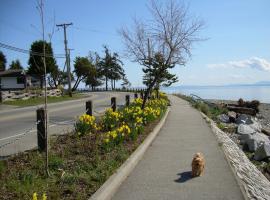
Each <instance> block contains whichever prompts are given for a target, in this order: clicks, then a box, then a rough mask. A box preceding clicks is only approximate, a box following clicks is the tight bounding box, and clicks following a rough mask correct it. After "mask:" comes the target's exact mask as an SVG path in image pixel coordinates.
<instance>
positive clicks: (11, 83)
mask: <svg viewBox="0 0 270 200" xmlns="http://www.w3.org/2000/svg"><path fill="white" fill-rule="evenodd" d="M32 86H39V80H38V79H36V78H35V77H31V76H29V75H27V74H26V73H25V71H24V70H22V69H14V70H6V71H1V72H0V89H1V90H21V89H25V88H28V87H32Z"/></svg>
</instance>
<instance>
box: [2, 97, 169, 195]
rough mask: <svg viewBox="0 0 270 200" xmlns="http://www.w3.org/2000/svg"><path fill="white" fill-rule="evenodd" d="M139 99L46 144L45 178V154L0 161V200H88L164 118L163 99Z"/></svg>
mask: <svg viewBox="0 0 270 200" xmlns="http://www.w3.org/2000/svg"><path fill="white" fill-rule="evenodd" d="M141 105H142V99H136V100H135V101H134V102H132V103H131V105H130V106H129V107H125V108H122V109H119V110H117V111H115V112H113V111H112V109H108V110H107V111H106V113H105V115H104V116H103V117H102V118H101V119H99V120H97V119H96V118H95V117H92V116H89V115H82V116H80V117H79V118H78V119H77V122H76V124H75V132H74V133H70V134H67V135H61V136H58V137H55V138H53V139H52V141H51V149H50V153H49V155H50V157H49V168H50V176H49V177H47V176H46V174H45V171H44V167H43V166H44V154H41V153H39V152H37V151H30V152H28V153H25V154H21V155H18V156H16V157H13V158H10V159H8V160H6V161H1V162H0V190H1V192H0V199H12V198H13V199H31V198H32V196H33V194H34V193H35V192H36V193H37V195H38V197H39V198H40V197H41V196H42V195H43V194H46V196H47V197H48V199H87V198H88V197H90V196H91V195H92V194H93V193H94V192H95V191H96V190H97V189H98V188H99V187H100V186H101V185H102V184H103V183H104V182H105V181H106V180H107V179H108V178H109V177H110V175H112V174H113V173H114V172H115V170H116V169H117V168H118V167H119V166H121V164H122V163H123V162H124V161H125V160H126V159H127V158H128V157H129V155H130V154H131V153H132V152H133V151H134V150H135V149H136V148H137V147H138V145H139V144H140V143H141V142H142V141H143V140H144V138H145V137H147V135H148V133H150V132H151V131H152V129H153V128H154V127H155V125H156V124H157V123H158V121H159V120H160V118H161V117H162V115H163V114H164V113H165V111H166V109H167V105H168V100H167V98H166V96H164V95H161V98H160V99H152V100H149V101H148V102H147V104H146V107H145V109H144V110H142V109H141Z"/></svg>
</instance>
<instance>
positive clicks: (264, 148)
mask: <svg viewBox="0 0 270 200" xmlns="http://www.w3.org/2000/svg"><path fill="white" fill-rule="evenodd" d="M266 158H270V144H269V143H268V144H263V145H261V146H260V147H259V148H258V149H257V150H256V152H255V154H254V160H257V161H261V160H264V159H266Z"/></svg>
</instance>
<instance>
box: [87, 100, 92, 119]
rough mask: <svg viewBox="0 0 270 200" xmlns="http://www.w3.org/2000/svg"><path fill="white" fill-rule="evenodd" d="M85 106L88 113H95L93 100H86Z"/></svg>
mask: <svg viewBox="0 0 270 200" xmlns="http://www.w3.org/2000/svg"><path fill="white" fill-rule="evenodd" d="M85 108H86V114H87V115H91V116H92V115H93V104H92V101H86V103H85Z"/></svg>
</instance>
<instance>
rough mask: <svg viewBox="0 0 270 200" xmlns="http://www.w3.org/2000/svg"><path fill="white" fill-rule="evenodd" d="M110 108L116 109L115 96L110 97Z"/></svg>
mask: <svg viewBox="0 0 270 200" xmlns="http://www.w3.org/2000/svg"><path fill="white" fill-rule="evenodd" d="M111 108H112V109H113V112H115V111H116V97H112V98H111Z"/></svg>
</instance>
